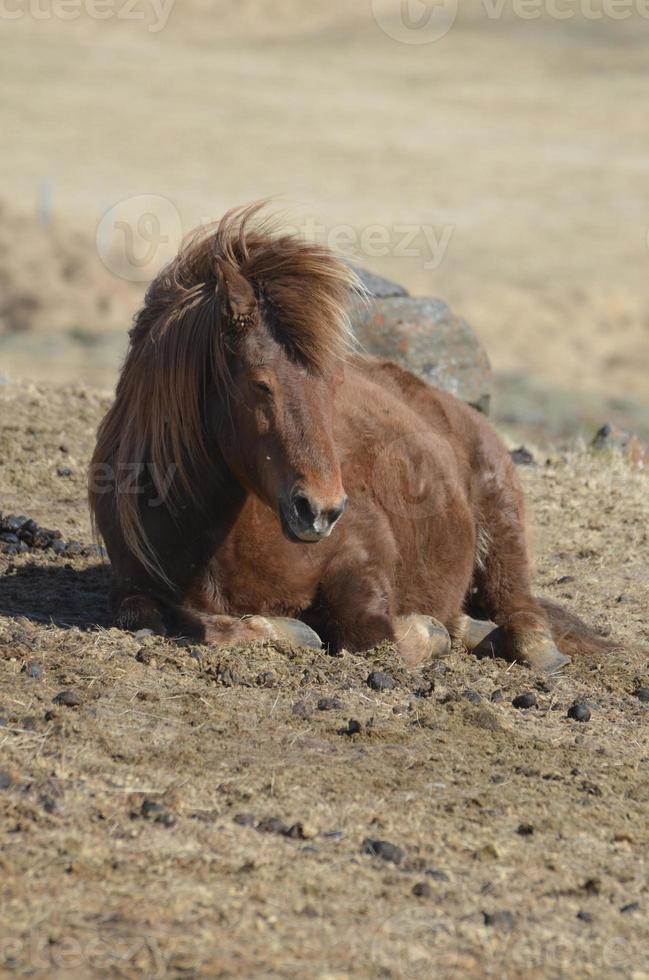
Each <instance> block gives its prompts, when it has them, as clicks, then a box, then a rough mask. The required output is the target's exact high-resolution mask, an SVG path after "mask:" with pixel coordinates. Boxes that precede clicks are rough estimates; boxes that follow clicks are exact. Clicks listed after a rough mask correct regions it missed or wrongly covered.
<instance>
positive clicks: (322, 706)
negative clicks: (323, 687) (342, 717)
mask: <svg viewBox="0 0 649 980" xmlns="http://www.w3.org/2000/svg"><path fill="white" fill-rule="evenodd" d="M342 706H343V703H342V701H341V700H340V699H339V698H320V700H319V701H318V711H339V710H340V709H341V708H342Z"/></svg>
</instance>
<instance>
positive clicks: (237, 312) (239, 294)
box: [216, 259, 257, 327]
mask: <svg viewBox="0 0 649 980" xmlns="http://www.w3.org/2000/svg"><path fill="white" fill-rule="evenodd" d="M216 275H217V281H218V287H217V288H218V290H219V292H220V293H221V294H222V296H223V300H224V304H225V309H226V315H227V316H228V318H229V319H230V321H231V322H232V324H233V326H235V327H251V326H252V325H253V323H254V322H255V318H256V313H257V297H256V296H255V291H254V289H253V288H252V286H251V285H250V283H249V282H248V280H247V279H246V278H245V276H242V275H241V273H240V272H238V271H237V270H236V269H235V268H234V266H232V265H230V263H229V262H226V261H225V260H224V259H217V260H216Z"/></svg>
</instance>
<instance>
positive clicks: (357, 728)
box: [338, 718, 363, 735]
mask: <svg viewBox="0 0 649 980" xmlns="http://www.w3.org/2000/svg"><path fill="white" fill-rule="evenodd" d="M362 731H363V726H362V725H361V723H360V721H357V720H356V718H350V719H349V721H348V722H347V727H346V728H339V729H338V734H339V735H360V733H361V732H362Z"/></svg>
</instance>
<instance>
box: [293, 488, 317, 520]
mask: <svg viewBox="0 0 649 980" xmlns="http://www.w3.org/2000/svg"><path fill="white" fill-rule="evenodd" d="M293 506H294V507H295V513H296V514H297V516H298V517H299V519H300V521H301V522H302V524H304V525H305V527H310V526H311V525H312V524H313V522H314V520H315V519H316V516H317V514H316V512H315V511H314V509H313V507H312V505H311V501H310V500H309V498H308V497H305V496H304V494H302V493H296V494H295V496H294V497H293Z"/></svg>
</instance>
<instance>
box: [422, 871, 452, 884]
mask: <svg viewBox="0 0 649 980" xmlns="http://www.w3.org/2000/svg"><path fill="white" fill-rule="evenodd" d="M425 874H427V875H428V877H429V878H433V879H434V880H435V881H450V880H451V879H450V878H449V876H448V875H447V874H446V872H445V871H439V870H438V869H437V868H426V871H425Z"/></svg>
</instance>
